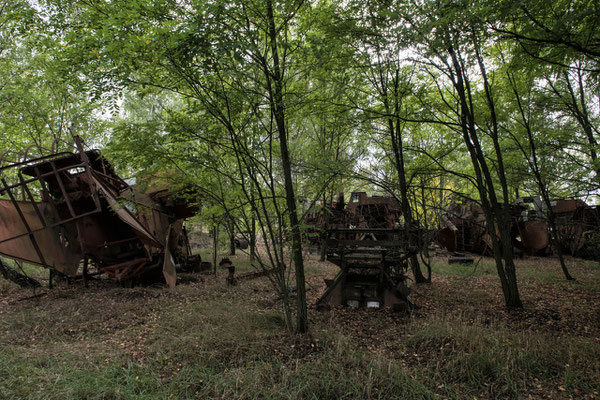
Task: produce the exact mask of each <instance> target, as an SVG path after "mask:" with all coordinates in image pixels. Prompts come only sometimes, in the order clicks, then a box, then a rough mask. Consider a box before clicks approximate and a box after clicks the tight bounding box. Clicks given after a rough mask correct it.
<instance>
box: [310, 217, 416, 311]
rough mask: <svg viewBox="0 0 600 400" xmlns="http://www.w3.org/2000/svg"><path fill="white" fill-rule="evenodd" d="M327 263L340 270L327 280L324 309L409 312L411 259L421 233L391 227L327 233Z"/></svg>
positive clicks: (321, 301)
mask: <svg viewBox="0 0 600 400" xmlns="http://www.w3.org/2000/svg"><path fill="white" fill-rule="evenodd" d="M327 235H328V240H327V260H328V261H330V262H332V263H334V264H335V265H337V266H338V267H340V271H339V273H338V274H337V276H336V277H335V278H334V279H332V280H326V281H325V282H326V284H327V289H326V290H325V292H324V294H323V295H322V296H321V298H320V299H319V300H318V302H317V305H318V306H320V307H331V306H341V305H344V306H349V307H353V308H359V307H361V308H362V307H366V308H379V307H384V306H385V307H393V308H395V309H401V310H406V309H408V308H410V307H411V306H412V304H411V303H410V301H409V300H408V295H409V292H410V291H409V288H408V286H407V284H406V283H407V269H408V265H407V260H408V259H409V257H411V256H412V255H414V254H416V252H417V246H414V245H412V243H416V240H417V239H416V238H412V239H411V238H410V235H418V232H416V231H411V232H408V233H407V231H406V230H405V229H399V228H395V229H393V228H392V229H389V228H345V229H331V230H328V231H327Z"/></svg>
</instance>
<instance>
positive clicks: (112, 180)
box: [0, 137, 199, 287]
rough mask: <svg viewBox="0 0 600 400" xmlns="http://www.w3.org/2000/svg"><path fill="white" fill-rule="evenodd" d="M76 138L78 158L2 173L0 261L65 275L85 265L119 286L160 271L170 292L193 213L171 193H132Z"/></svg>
mask: <svg viewBox="0 0 600 400" xmlns="http://www.w3.org/2000/svg"><path fill="white" fill-rule="evenodd" d="M75 139H76V142H77V144H78V148H79V151H78V152H76V153H70V152H64V153H59V154H53V155H51V156H47V157H42V158H38V159H33V160H27V161H23V162H19V163H13V164H10V165H6V166H3V167H1V168H0V174H1V175H0V176H1V179H0V182H1V185H0V196H2V197H4V199H1V200H0V254H2V255H3V256H6V257H9V258H14V259H20V260H24V261H27V262H30V263H34V264H39V265H42V266H44V267H47V268H52V269H55V270H57V271H60V272H62V273H64V274H66V275H68V276H73V275H75V274H77V270H78V268H79V265H80V262H81V261H82V260H84V259H89V260H90V261H91V262H92V264H93V265H95V267H96V268H97V269H98V271H99V272H103V273H107V274H110V275H112V276H113V277H114V278H115V279H116V280H118V281H126V280H131V279H134V278H137V277H140V276H143V275H145V274H151V273H152V271H154V270H157V269H158V270H162V272H163V275H164V277H165V280H166V282H167V283H168V284H169V286H171V287H173V286H174V285H175V282H176V274H175V268H176V265H177V264H178V263H180V262H181V261H182V260H185V261H187V260H189V258H190V257H189V256H190V254H189V247H188V246H180V242H181V240H180V238H181V236H182V234H184V232H183V230H182V225H183V219H184V218H186V217H188V216H190V215H191V214H192V213H193V211H195V208H194V207H192V206H190V205H189V204H186V203H185V202H183V201H181V200H178V199H177V198H176V197H175V196H174V195H173V193H171V192H169V191H166V190H160V191H159V192H145V193H143V192H140V191H139V190H138V189H137V188H136V187H131V186H129V185H128V184H127V183H126V182H125V181H124V180H122V179H121V178H120V177H119V176H118V175H117V174H116V173H115V171H114V169H113V168H112V166H111V165H110V163H108V161H107V160H106V159H104V158H103V157H102V156H101V154H100V152H99V151H98V150H91V151H83V149H82V146H81V143H80V142H79V139H78V138H77V137H76V138H75ZM15 176H16V178H15ZM8 180H10V182H9V181H8ZM19 195H20V196H22V198H23V200H17V196H19ZM196 261H198V262H199V260H194V262H196Z"/></svg>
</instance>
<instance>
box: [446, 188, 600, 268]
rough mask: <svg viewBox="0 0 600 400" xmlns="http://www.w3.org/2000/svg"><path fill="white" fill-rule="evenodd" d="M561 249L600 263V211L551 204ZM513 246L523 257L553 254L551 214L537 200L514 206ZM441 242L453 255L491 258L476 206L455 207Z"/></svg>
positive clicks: (572, 203)
mask: <svg viewBox="0 0 600 400" xmlns="http://www.w3.org/2000/svg"><path fill="white" fill-rule="evenodd" d="M551 207H552V210H551V211H552V212H553V213H554V216H555V223H556V229H557V233H558V245H559V246H560V247H561V250H562V251H563V252H564V253H565V254H569V255H571V256H574V257H582V258H591V259H600V240H599V239H600V237H599V236H600V235H599V234H600V208H598V206H590V205H588V204H586V203H585V202H584V201H582V200H580V199H557V200H554V201H552V203H551ZM510 215H511V218H512V223H511V235H512V244H513V246H514V248H515V249H517V250H518V251H519V252H521V253H522V254H526V255H530V256H546V255H550V254H551V253H552V249H551V246H550V239H549V229H550V227H549V224H548V210H547V208H546V207H545V205H544V204H543V203H542V201H541V200H540V199H538V198H535V197H520V198H518V199H517V200H516V201H515V203H514V204H512V205H511V208H510ZM441 223H442V226H441V229H440V231H439V233H438V241H439V242H440V244H441V245H442V246H444V247H445V248H446V249H447V250H448V251H450V252H453V253H454V252H471V253H476V254H483V255H491V254H492V252H491V242H490V240H491V238H490V235H489V234H488V232H487V227H486V222H485V216H484V214H483V209H482V208H481V207H480V206H479V205H477V204H476V203H475V202H472V201H469V202H465V203H462V204H459V203H454V202H453V203H452V204H451V205H450V207H449V208H448V209H447V210H446V212H445V213H444V214H443V215H442V218H441Z"/></svg>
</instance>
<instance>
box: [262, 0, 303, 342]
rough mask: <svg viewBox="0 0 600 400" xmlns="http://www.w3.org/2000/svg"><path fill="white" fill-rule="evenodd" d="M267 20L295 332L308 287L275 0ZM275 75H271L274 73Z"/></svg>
mask: <svg viewBox="0 0 600 400" xmlns="http://www.w3.org/2000/svg"><path fill="white" fill-rule="evenodd" d="M267 21H268V30H269V41H270V44H271V53H272V57H273V71H272V74H267V76H266V78H267V81H268V85H269V86H270V81H271V79H272V81H273V83H274V88H271V87H270V94H271V95H270V100H271V109H272V111H273V114H274V117H275V122H276V124H277V131H278V133H279V147H280V150H281V164H282V167H283V178H284V185H285V194H286V196H285V197H286V202H287V207H288V214H289V220H290V228H291V230H292V253H293V259H294V268H295V271H296V296H297V305H296V307H297V312H296V332H297V333H305V332H307V331H308V314H307V307H306V288H305V280H304V259H303V256H302V235H301V232H300V224H299V221H298V214H297V211H296V198H295V195H294V187H293V180H292V168H291V163H290V156H289V150H288V143H287V130H286V121H285V110H284V102H283V76H282V74H281V67H280V64H279V53H278V49H277V32H276V30H275V17H274V15H273V1H272V0H267ZM271 75H272V76H271Z"/></svg>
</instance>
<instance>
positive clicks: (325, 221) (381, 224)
mask: <svg viewBox="0 0 600 400" xmlns="http://www.w3.org/2000/svg"><path fill="white" fill-rule="evenodd" d="M401 214H402V213H401V211H400V205H399V203H398V201H397V200H396V199H395V198H393V197H383V196H372V197H370V196H368V195H367V193H366V192H352V194H351V195H350V201H349V202H348V203H347V204H346V202H345V200H344V193H343V192H341V193H340V194H339V195H338V198H337V201H335V202H333V203H327V204H325V205H321V206H320V207H319V208H316V209H315V210H313V211H312V212H310V213H308V214H307V215H306V217H305V218H304V224H305V225H307V226H308V227H309V228H308V229H307V232H306V233H307V238H308V241H309V244H310V246H312V247H319V246H321V245H322V244H323V236H322V235H323V232H325V231H326V230H328V229H337V228H387V229H392V228H394V227H396V226H397V225H398V223H399V221H400V216H401Z"/></svg>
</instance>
